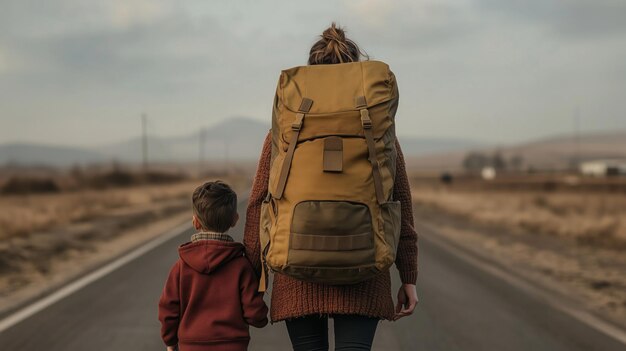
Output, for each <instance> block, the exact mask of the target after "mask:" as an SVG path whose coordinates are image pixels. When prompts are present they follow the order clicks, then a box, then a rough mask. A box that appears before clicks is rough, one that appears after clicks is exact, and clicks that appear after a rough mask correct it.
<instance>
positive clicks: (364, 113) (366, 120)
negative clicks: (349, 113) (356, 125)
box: [360, 108, 372, 129]
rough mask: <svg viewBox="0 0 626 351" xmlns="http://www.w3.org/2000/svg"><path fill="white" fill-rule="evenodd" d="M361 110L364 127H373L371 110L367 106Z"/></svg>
mask: <svg viewBox="0 0 626 351" xmlns="http://www.w3.org/2000/svg"><path fill="white" fill-rule="evenodd" d="M360 111H361V125H362V126H363V129H371V128H372V120H371V118H370V114H369V111H368V110H367V109H366V108H364V109H361V110H360Z"/></svg>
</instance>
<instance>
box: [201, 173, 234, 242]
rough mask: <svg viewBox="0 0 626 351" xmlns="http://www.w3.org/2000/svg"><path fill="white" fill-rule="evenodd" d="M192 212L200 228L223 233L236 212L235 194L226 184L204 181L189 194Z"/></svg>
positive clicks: (231, 222) (230, 224)
mask: <svg viewBox="0 0 626 351" xmlns="http://www.w3.org/2000/svg"><path fill="white" fill-rule="evenodd" d="M191 203H192V207H193V213H194V214H195V215H196V218H197V219H198V221H199V222H200V224H201V225H202V229H204V230H208V231H214V232H218V233H224V232H226V231H227V230H228V229H230V227H231V226H232V225H233V223H234V220H235V215H236V213H237V194H236V193H235V192H234V191H233V189H231V188H230V186H228V184H226V183H224V182H222V181H220V180H217V181H214V182H206V183H204V184H202V185H200V186H199V187H197V188H196V190H194V192H193V195H192V196H191Z"/></svg>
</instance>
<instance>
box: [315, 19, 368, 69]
mask: <svg viewBox="0 0 626 351" xmlns="http://www.w3.org/2000/svg"><path fill="white" fill-rule="evenodd" d="M361 56H364V57H365V58H366V59H369V57H368V56H367V54H366V53H364V52H362V51H361V49H359V47H358V45H356V43H355V42H354V41H352V40H350V39H348V38H347V37H346V31H345V30H344V29H343V28H341V27H339V26H337V24H336V23H335V22H333V23H332V24H331V25H330V27H328V28H326V29H325V30H324V32H322V35H320V39H319V40H318V41H317V42H315V44H313V46H312V47H311V51H310V52H309V65H319V64H334V63H346V62H358V61H360V59H361Z"/></svg>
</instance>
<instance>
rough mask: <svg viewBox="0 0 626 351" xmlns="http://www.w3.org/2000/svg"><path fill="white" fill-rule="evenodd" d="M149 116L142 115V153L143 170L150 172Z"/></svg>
mask: <svg viewBox="0 0 626 351" xmlns="http://www.w3.org/2000/svg"><path fill="white" fill-rule="evenodd" d="M147 124H148V116H146V114H145V113H142V114H141V151H142V158H143V170H144V171H147V170H148V128H147Z"/></svg>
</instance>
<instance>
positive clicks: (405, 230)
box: [393, 139, 418, 284]
mask: <svg viewBox="0 0 626 351" xmlns="http://www.w3.org/2000/svg"><path fill="white" fill-rule="evenodd" d="M396 149H397V151H398V158H397V161H396V179H395V184H394V189H393V198H394V199H395V200H398V201H400V206H401V214H400V222H401V223H400V241H399V242H398V251H397V254H396V267H397V268H398V271H399V272H400V280H401V281H402V283H404V284H415V283H416V282H417V253H418V250H417V233H416V232H415V228H414V222H413V204H412V199H411V186H410V185H409V178H408V176H407V173H406V165H405V163H404V155H403V154H402V149H401V148H400V143H399V142H398V140H397V139H396Z"/></svg>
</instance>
